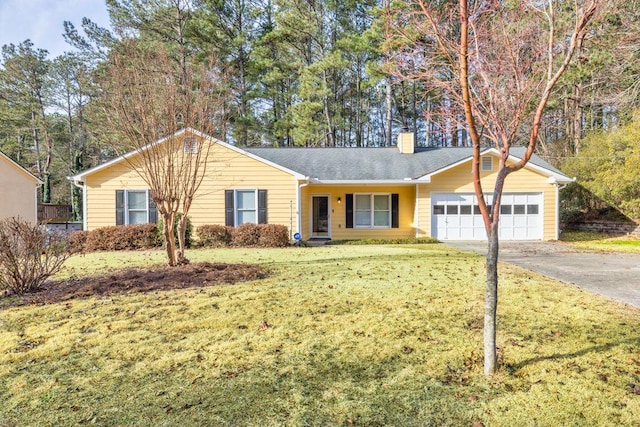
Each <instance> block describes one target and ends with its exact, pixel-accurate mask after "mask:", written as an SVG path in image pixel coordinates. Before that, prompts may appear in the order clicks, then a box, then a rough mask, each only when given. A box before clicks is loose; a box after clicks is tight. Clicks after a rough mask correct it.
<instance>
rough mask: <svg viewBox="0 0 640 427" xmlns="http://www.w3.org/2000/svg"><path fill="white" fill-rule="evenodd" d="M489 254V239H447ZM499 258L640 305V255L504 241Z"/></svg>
mask: <svg viewBox="0 0 640 427" xmlns="http://www.w3.org/2000/svg"><path fill="white" fill-rule="evenodd" d="M445 243H446V244H447V245H449V246H452V247H454V248H457V249H462V250H467V251H472V252H476V253H478V254H480V255H483V256H486V254H487V242H486V241H485V242H453V241H448V242H445ZM499 260H500V261H502V262H508V263H511V264H514V265H517V266H519V267H524V268H527V269H529V270H532V271H535V272H537V273H541V274H544V275H545V276H548V277H552V278H554V279H557V280H560V281H563V282H568V283H573V284H575V285H577V286H579V287H581V288H583V289H585V290H587V291H590V292H593V293H596V294H600V295H604V296H607V297H610V298H613V299H616V300H618V301H621V302H624V303H627V304H630V305H633V306H635V307H638V308H640V254H628V253H600V252H584V251H578V250H575V249H573V248H571V247H569V246H567V245H564V244H562V243H558V242H500V256H499Z"/></svg>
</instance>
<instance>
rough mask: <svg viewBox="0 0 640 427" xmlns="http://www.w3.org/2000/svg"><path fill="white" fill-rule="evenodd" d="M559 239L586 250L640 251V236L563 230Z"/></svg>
mask: <svg viewBox="0 0 640 427" xmlns="http://www.w3.org/2000/svg"><path fill="white" fill-rule="evenodd" d="M560 240H561V241H563V242H565V243H567V244H569V245H570V246H572V247H574V248H576V249H581V250H587V251H601V252H632V253H640V238H638V237H635V236H618V237H611V235H608V234H604V233H595V232H587V231H565V232H563V233H562V236H561V237H560Z"/></svg>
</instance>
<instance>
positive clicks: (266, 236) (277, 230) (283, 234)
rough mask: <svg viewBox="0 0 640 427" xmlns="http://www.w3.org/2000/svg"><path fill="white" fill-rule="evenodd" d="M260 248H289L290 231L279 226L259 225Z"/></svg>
mask: <svg viewBox="0 0 640 427" xmlns="http://www.w3.org/2000/svg"><path fill="white" fill-rule="evenodd" d="M258 229H259V230H260V237H259V238H258V246H260V247H263V248H284V247H287V246H289V242H290V241H289V229H288V228H287V227H286V226H284V225H279V224H263V225H259V226H258Z"/></svg>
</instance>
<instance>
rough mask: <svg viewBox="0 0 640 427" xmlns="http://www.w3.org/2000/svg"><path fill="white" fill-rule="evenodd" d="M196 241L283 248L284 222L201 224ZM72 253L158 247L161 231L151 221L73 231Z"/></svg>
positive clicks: (285, 240)
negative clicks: (233, 225) (232, 224)
mask: <svg viewBox="0 0 640 427" xmlns="http://www.w3.org/2000/svg"><path fill="white" fill-rule="evenodd" d="M197 235H198V243H199V245H200V246H201V247H205V248H221V247H229V246H233V247H262V248H269V247H285V246H288V245H289V230H288V229H287V227H286V226H284V225H276V224H260V225H256V224H243V225H240V226H238V227H235V228H234V227H225V226H222V225H203V226H200V227H198V229H197ZM69 243H70V247H71V250H72V251H73V252H95V251H119V250H136V249H151V248H156V247H159V246H162V234H161V233H160V232H159V231H158V227H157V226H156V225H155V224H144V225H118V226H112V227H102V228H97V229H95V230H91V231H76V232H75V233H72V234H71V235H70V236H69Z"/></svg>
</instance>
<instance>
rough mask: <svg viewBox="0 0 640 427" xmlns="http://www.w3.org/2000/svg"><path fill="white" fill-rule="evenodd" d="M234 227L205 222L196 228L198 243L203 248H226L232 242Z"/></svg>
mask: <svg viewBox="0 0 640 427" xmlns="http://www.w3.org/2000/svg"><path fill="white" fill-rule="evenodd" d="M232 232H233V227H227V226H224V225H217V224H205V225H201V226H200V227H198V228H197V229H196V234H197V236H198V243H199V244H200V246H201V247H203V248H224V247H227V246H229V245H230V244H231V233H232Z"/></svg>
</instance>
